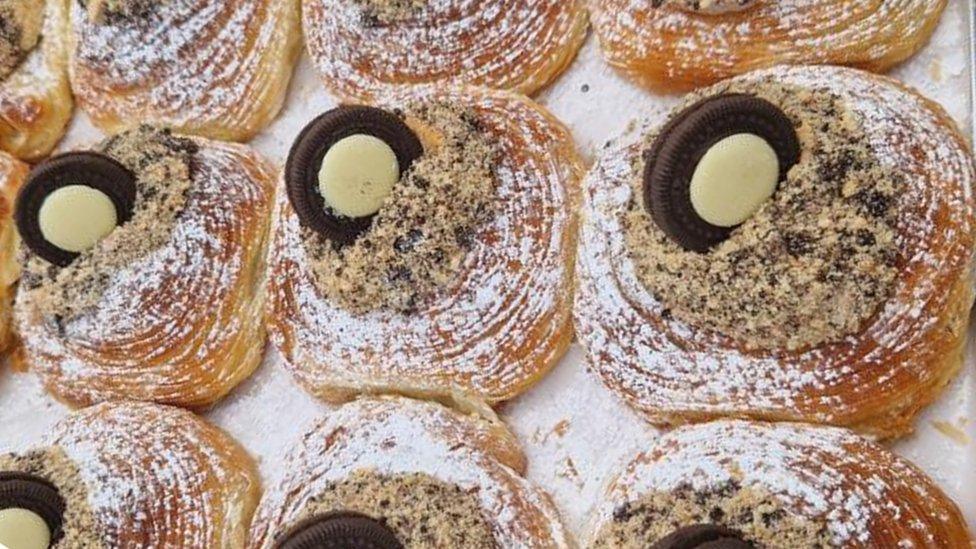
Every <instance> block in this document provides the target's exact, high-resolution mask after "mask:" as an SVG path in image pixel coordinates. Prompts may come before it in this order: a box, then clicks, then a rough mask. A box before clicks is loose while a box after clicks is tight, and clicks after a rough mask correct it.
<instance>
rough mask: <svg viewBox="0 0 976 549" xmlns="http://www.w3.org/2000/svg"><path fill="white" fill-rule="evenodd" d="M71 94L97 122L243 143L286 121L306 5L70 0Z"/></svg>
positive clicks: (285, 1) (285, 0)
mask: <svg viewBox="0 0 976 549" xmlns="http://www.w3.org/2000/svg"><path fill="white" fill-rule="evenodd" d="M70 4H71V22H70V25H71V27H70V32H71V33H72V34H73V42H72V44H73V51H72V55H71V72H72V88H73V92H74V94H75V96H76V97H77V100H78V103H79V105H80V106H81V107H82V108H84V109H85V110H86V111H88V112H89V114H90V115H91V116H92V118H93V120H94V121H95V122H96V124H98V125H100V126H103V127H105V128H108V129H110V130H112V131H119V130H121V129H125V128H130V127H133V126H135V125H136V124H138V123H141V122H151V123H158V124H163V125H167V126H171V127H174V128H176V129H177V130H178V131H180V132H182V133H189V134H193V135H203V136H206V137H212V138H216V139H228V140H241V139H244V138H249V137H250V136H252V135H253V134H255V133H257V131H258V130H260V129H261V128H262V127H263V126H264V125H265V124H266V123H267V122H269V121H270V119H271V118H273V116H274V115H275V114H276V113H277V111H278V109H279V108H280V106H281V103H282V101H283V99H284V94H285V90H286V89H287V83H288V80H289V78H290V75H291V69H292V65H293V63H294V61H295V58H296V56H297V53H298V44H299V37H300V32H298V31H299V29H298V16H299V15H298V7H297V4H298V2H297V0H280V1H268V0H261V1H252V0H232V1H226V0H173V1H162V2H152V1H149V2H147V1H145V0H71V1H70Z"/></svg>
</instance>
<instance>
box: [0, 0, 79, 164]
mask: <svg viewBox="0 0 976 549" xmlns="http://www.w3.org/2000/svg"><path fill="white" fill-rule="evenodd" d="M67 26H68V9H67V3H66V2H65V1H64V0H0V149H3V150H4V151H7V152H9V153H10V154H13V155H14V156H16V157H18V158H21V159H23V160H31V161H33V160H39V159H41V158H43V157H44V156H46V155H47V154H48V153H49V152H51V150H52V149H53V148H54V146H55V145H56V144H57V143H58V141H59V140H60V139H61V136H62V135H64V131H65V128H66V127H67V125H68V121H69V120H70V119H71V111H72V99H71V88H70V86H69V85H68V40H67Z"/></svg>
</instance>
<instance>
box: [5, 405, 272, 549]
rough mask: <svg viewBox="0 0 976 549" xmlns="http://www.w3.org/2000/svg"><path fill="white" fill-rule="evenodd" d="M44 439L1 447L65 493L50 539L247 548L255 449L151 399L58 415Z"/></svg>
mask: <svg viewBox="0 0 976 549" xmlns="http://www.w3.org/2000/svg"><path fill="white" fill-rule="evenodd" d="M47 443H48V446H45V447H42V448H38V449H36V450H33V451H30V452H26V453H23V454H14V455H9V456H0V470H3V471H7V472H10V471H16V472H20V473H27V474H31V475H34V476H36V477H40V478H41V479H43V480H45V481H47V482H50V483H51V484H53V485H54V486H55V488H57V489H58V491H59V492H60V496H61V497H62V498H63V499H64V501H65V512H64V517H63V518H64V524H63V527H62V532H63V537H62V538H61V539H60V540H58V541H57V542H56V543H55V544H53V545H52V547H59V548H60V547H64V548H74V547H92V548H100V547H105V548H108V547H174V548H186V549H190V548H198V547H215V548H217V547H219V548H232V547H243V546H244V544H245V542H246V539H247V525H248V524H249V523H250V520H251V516H252V514H253V512H254V509H255V507H256V506H257V503H258V498H259V496H260V494H259V480H258V474H257V469H256V467H255V465H254V463H253V461H252V460H251V458H250V457H249V456H248V455H247V454H246V453H245V452H244V450H243V449H241V447H240V446H238V444H237V443H236V442H234V441H233V440H232V439H231V438H230V437H228V436H227V435H226V434H224V433H223V432H222V431H220V430H219V429H217V428H215V427H213V426H211V425H209V424H207V423H206V422H204V421H203V420H201V419H198V418H197V417H196V416H194V415H193V414H191V413H189V412H186V411H183V410H179V409H176V408H169V407H163V406H156V405H153V404H148V403H119V404H100V405H96V406H93V407H91V408H87V409H85V410H81V411H78V412H75V413H74V414H72V415H70V416H68V417H67V418H66V419H64V420H62V421H61V422H60V423H59V424H57V425H56V426H55V427H54V429H53V431H52V432H51V433H50V435H49V437H48V440H47Z"/></svg>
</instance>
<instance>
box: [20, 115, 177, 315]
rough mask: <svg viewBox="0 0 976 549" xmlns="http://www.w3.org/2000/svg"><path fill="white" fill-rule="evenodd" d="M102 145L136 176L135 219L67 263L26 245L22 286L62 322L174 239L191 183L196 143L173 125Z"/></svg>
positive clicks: (140, 131)
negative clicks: (59, 264) (117, 275)
mask: <svg viewBox="0 0 976 549" xmlns="http://www.w3.org/2000/svg"><path fill="white" fill-rule="evenodd" d="M99 150H100V151H101V152H102V153H104V154H106V155H107V156H109V157H112V158H114V159H115V160H117V161H118V162H120V163H121V164H122V165H124V166H125V167H126V168H128V169H129V170H131V171H132V173H133V174H135V176H136V188H137V190H136V201H135V208H134V211H133V215H132V219H131V220H130V221H129V222H128V223H125V224H123V225H121V226H119V227H118V228H115V229H114V230H113V231H111V233H110V234H108V236H106V237H105V238H103V239H101V240H99V241H98V244H97V245H95V246H94V247H92V248H90V249H87V250H85V251H82V252H81V255H80V256H78V258H77V259H75V260H74V261H73V262H72V263H71V264H69V265H68V266H66V267H57V266H55V265H52V264H51V263H49V262H47V261H45V260H44V259H42V258H40V257H38V256H37V255H36V254H34V253H33V252H31V251H30V250H29V249H27V248H26V247H25V249H24V250H22V251H21V264H22V265H23V267H24V270H23V276H22V278H21V290H22V291H25V292H28V297H29V299H30V300H31V302H32V303H33V304H34V306H36V307H38V308H39V309H40V311H41V312H42V313H43V314H45V315H46V316H48V317H51V318H54V319H56V320H58V321H62V322H64V321H68V320H70V319H72V318H74V317H76V316H78V315H79V314H82V313H84V312H85V311H86V310H89V309H91V308H93V307H95V306H96V305H97V303H98V302H99V300H100V299H101V297H102V294H103V293H104V291H105V289H106V287H108V285H109V283H110V282H111V279H112V277H113V275H114V274H115V273H117V272H120V271H121V270H123V269H125V268H127V267H130V266H131V265H133V264H134V263H136V262H138V261H139V260H140V259H141V258H143V257H146V256H147V255H149V254H150V253H151V252H152V251H153V250H155V249H157V248H159V247H161V246H163V245H164V244H165V243H166V242H167V241H168V240H169V237H170V234H171V232H172V229H173V226H174V225H175V223H176V219H177V217H178V215H179V213H180V211H182V209H183V205H184V204H185V202H186V198H187V194H188V191H189V188H190V183H191V178H192V174H191V164H192V158H193V155H194V153H195V152H196V145H195V144H194V142H193V141H191V140H189V139H186V138H182V137H177V136H174V135H172V134H171V133H170V132H169V131H168V130H160V129H157V128H153V127H149V126H142V127H140V128H138V129H136V130H132V131H129V132H125V133H121V134H119V135H117V136H115V137H112V138H110V139H108V140H106V141H105V142H104V143H103V144H102V145H101V146H100V147H99Z"/></svg>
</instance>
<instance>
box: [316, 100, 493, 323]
mask: <svg viewBox="0 0 976 549" xmlns="http://www.w3.org/2000/svg"><path fill="white" fill-rule="evenodd" d="M406 120H407V122H408V123H409V124H411V125H413V126H415V127H414V131H415V132H416V133H417V134H418V136H420V139H421V141H422V142H423V144H424V148H425V153H424V154H423V156H421V157H420V158H418V159H417V160H416V161H414V162H413V164H412V165H411V167H410V169H409V170H408V171H407V172H406V173H405V174H404V175H403V177H401V178H400V181H398V182H397V183H396V185H394V186H393V188H392V190H391V191H390V192H389V193H388V196H386V197H385V198H384V200H383V201H382V205H381V207H380V209H379V211H378V212H377V213H376V215H375V217H373V219H372V223H371V225H370V227H369V228H368V229H367V230H366V232H364V233H363V234H362V235H361V236H359V237H358V238H357V239H356V240H355V241H353V242H352V243H350V244H348V245H344V246H339V245H336V244H334V243H333V242H332V241H330V240H328V239H326V238H325V237H323V236H322V235H321V234H319V233H316V232H315V231H313V230H311V229H308V228H303V229H302V231H303V237H304V238H303V241H304V243H305V244H304V245H305V246H306V250H307V252H308V255H309V257H310V258H311V265H312V271H313V273H314V274H315V279H316V283H317V286H318V287H319V289H320V290H321V291H322V293H323V294H325V296H327V297H328V298H329V300H330V301H332V302H333V303H336V304H338V305H339V306H341V307H342V308H344V309H346V310H348V311H351V312H353V313H356V314H362V313H367V312H370V311H375V310H380V309H385V310H394V311H398V312H402V313H410V312H413V311H415V310H417V309H418V308H420V307H422V306H424V304H425V303H426V302H428V301H429V300H430V299H431V298H432V297H434V296H435V295H437V294H438V292H440V291H442V290H443V289H444V288H445V287H447V286H448V285H449V284H450V283H451V281H452V280H453V279H454V276H455V275H456V273H457V272H458V270H459V269H460V268H461V265H462V263H463V261H464V258H465V256H466V253H467V251H468V250H469V249H471V247H472V246H473V245H474V243H475V241H476V239H477V238H480V232H481V231H480V230H481V228H482V227H483V226H484V225H485V223H486V222H487V221H489V220H490V219H491V218H492V216H493V211H494V201H495V188H494V187H495V182H494V174H493V166H494V157H495V152H494V150H493V147H492V146H491V144H490V143H489V141H488V138H487V137H486V136H485V135H483V134H482V133H481V132H480V131H479V130H478V128H477V124H476V121H475V120H474V118H473V117H472V115H471V114H469V113H467V112H465V111H461V110H459V109H457V108H455V107H452V106H449V105H442V104H437V105H424V106H415V107H412V108H410V109H408V112H407V114H406Z"/></svg>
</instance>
